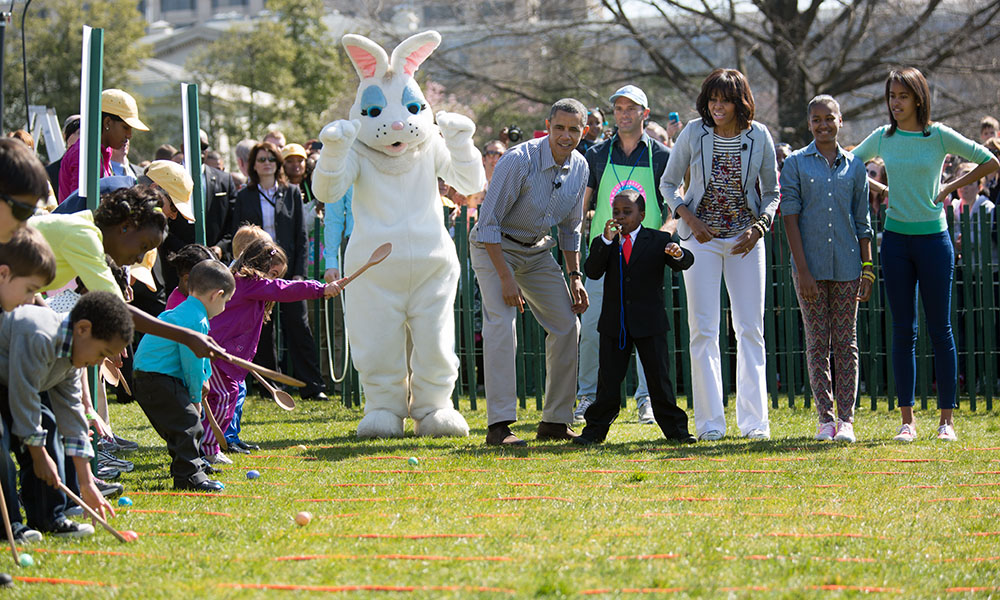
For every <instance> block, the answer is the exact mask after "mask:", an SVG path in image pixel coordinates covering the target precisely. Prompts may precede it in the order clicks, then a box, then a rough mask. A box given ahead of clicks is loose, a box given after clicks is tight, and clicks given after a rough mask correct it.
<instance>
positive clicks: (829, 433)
mask: <svg viewBox="0 0 1000 600" xmlns="http://www.w3.org/2000/svg"><path fill="white" fill-rule="evenodd" d="M836 434H837V430H836V429H835V428H834V425H833V421H830V422H829V423H820V424H819V427H818V428H817V429H816V441H817V442H829V441H830V440H832V439H833V436H834V435H836Z"/></svg>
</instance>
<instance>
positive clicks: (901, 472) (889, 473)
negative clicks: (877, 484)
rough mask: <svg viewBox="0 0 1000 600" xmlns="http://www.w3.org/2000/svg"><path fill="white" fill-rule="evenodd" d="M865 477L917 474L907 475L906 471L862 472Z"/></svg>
mask: <svg viewBox="0 0 1000 600" xmlns="http://www.w3.org/2000/svg"><path fill="white" fill-rule="evenodd" d="M862 473H863V474H865V475H919V473H907V472H906V471H862Z"/></svg>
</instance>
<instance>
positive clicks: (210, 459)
mask: <svg viewBox="0 0 1000 600" xmlns="http://www.w3.org/2000/svg"><path fill="white" fill-rule="evenodd" d="M205 462H207V463H208V464H210V465H231V464H233V460H232V459H231V458H229V457H228V456H226V455H225V454H223V453H222V451H221V450H220V451H219V452H218V453H217V454H207V455H205Z"/></svg>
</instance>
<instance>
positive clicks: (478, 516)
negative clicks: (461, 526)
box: [464, 513, 521, 519]
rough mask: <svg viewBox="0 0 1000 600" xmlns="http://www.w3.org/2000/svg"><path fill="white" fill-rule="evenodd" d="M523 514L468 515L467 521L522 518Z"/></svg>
mask: <svg viewBox="0 0 1000 600" xmlns="http://www.w3.org/2000/svg"><path fill="white" fill-rule="evenodd" d="M520 516H521V513H477V514H474V515H466V516H465V517H464V518H466V519H506V518H513V517H520Z"/></svg>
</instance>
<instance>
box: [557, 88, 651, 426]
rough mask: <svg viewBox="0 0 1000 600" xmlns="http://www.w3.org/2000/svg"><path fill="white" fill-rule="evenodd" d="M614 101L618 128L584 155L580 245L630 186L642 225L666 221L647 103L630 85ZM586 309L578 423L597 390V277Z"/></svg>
mask: <svg viewBox="0 0 1000 600" xmlns="http://www.w3.org/2000/svg"><path fill="white" fill-rule="evenodd" d="M609 101H610V102H611V103H612V104H613V105H614V115H615V123H616V124H617V125H618V132H617V133H616V134H615V135H613V136H611V137H610V138H609V139H606V140H604V141H602V142H600V143H597V144H595V145H594V146H592V147H591V148H590V149H589V150H588V151H587V154H586V159H587V165H588V166H589V167H590V179H589V180H588V182H587V189H586V190H585V191H584V199H583V202H584V204H585V205H586V206H588V207H590V209H591V210H593V217H592V218H591V220H590V228H589V231H585V233H586V234H587V240H586V244H587V247H589V245H590V241H591V240H592V239H593V238H594V236H597V235H601V233H602V232H603V230H604V224H605V223H607V221H608V219H610V218H611V201H612V200H613V199H614V197H615V195H617V194H618V193H619V192H620V191H622V190H623V189H634V190H636V191H638V192H639V193H640V194H642V195H643V197H645V198H648V199H649V200H652V199H653V198H654V197H655V198H656V202H655V203H654V202H651V201H649V200H647V204H646V218H645V219H644V220H643V221H642V226H643V227H648V228H650V229H663V228H664V225H665V224H666V223H668V222H669V220H670V219H669V211H665V210H664V209H663V196H661V195H660V190H659V185H658V184H659V182H660V177H661V176H662V175H663V170H664V169H665V168H666V166H667V159H668V158H669V157H670V150H668V149H667V147H666V146H664V145H663V144H662V143H660V142H658V141H656V140H654V139H652V138H650V137H649V136H648V135H646V133H645V122H646V119H648V118H649V102H648V101H647V100H646V94H645V92H643V91H642V90H641V89H639V88H638V87H636V86H634V85H626V86H624V87H622V88H621V89H619V90H618V91H617V92H615V93H614V95H612V96H611V98H610V100H609ZM584 285H585V288H586V290H587V296H588V298H589V299H590V308H589V309H588V310H587V312H585V313H584V314H583V322H582V325H581V332H580V363H579V375H578V378H577V394H576V395H577V400H578V403H577V407H576V411H575V412H574V413H573V416H574V420H575V421H576V422H578V423H579V422H583V420H584V419H583V414H584V412H586V410H587V407H588V406H590V404H591V403H593V401H594V397H595V395H596V394H597V362H598V361H597V350H598V345H599V336H598V334H597V320H598V318H599V317H600V316H601V305H602V303H603V298H604V283H603V280H602V279H596V280H591V279H588V280H587V281H586V282H585V284H584ZM636 365H637V366H638V376H639V377H638V379H639V382H638V386H637V388H636V391H635V399H636V404H637V410H638V417H639V422H640V423H655V422H656V421H655V420H654V419H653V409H652V406H651V405H650V403H649V392H648V391H647V389H646V376H645V373H644V372H643V369H642V363H641V362H639V359H638V356H637V357H636Z"/></svg>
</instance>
